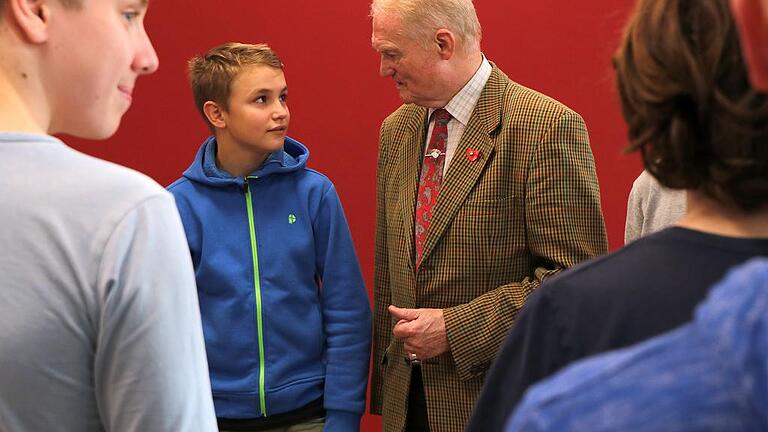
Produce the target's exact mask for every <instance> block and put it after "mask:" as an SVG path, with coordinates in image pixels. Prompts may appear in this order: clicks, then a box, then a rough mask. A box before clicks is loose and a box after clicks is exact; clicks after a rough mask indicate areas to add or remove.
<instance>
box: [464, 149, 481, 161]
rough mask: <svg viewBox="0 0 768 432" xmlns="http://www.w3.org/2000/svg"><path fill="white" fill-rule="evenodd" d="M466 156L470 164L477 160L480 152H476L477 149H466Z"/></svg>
mask: <svg viewBox="0 0 768 432" xmlns="http://www.w3.org/2000/svg"><path fill="white" fill-rule="evenodd" d="M466 155H467V159H468V160H469V161H470V162H474V161H476V160H477V158H479V157H480V150H478V149H473V148H468V149H467V153H466Z"/></svg>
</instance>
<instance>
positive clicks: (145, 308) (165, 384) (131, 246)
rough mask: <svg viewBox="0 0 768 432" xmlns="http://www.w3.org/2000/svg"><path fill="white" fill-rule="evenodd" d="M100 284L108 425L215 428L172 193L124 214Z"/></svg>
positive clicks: (99, 393)
mask: <svg viewBox="0 0 768 432" xmlns="http://www.w3.org/2000/svg"><path fill="white" fill-rule="evenodd" d="M97 284H98V289H99V290H100V292H101V294H100V295H101V305H100V316H99V317H98V324H97V325H98V339H97V342H96V347H95V359H94V378H95V382H94V384H95V392H96V398H97V403H98V407H99V414H100V416H101V419H102V420H103V422H104V425H105V428H106V429H107V430H121V431H143V430H178V431H216V429H217V428H216V418H215V415H214V409H213V401H212V399H211V388H210V381H209V378H208V364H207V361H206V356H205V345H204V341H203V331H202V324H201V321H200V311H199V305H198V300H197V291H196V289H195V279H194V274H193V270H192V263H191V261H190V257H189V252H188V249H187V243H186V240H185V238H184V231H183V229H182V226H181V222H180V220H179V216H178V213H177V211H176V207H175V206H174V204H173V199H172V198H171V196H170V194H167V193H163V194H162V195H155V196H153V197H151V198H148V199H147V200H145V201H144V202H143V203H141V204H140V205H138V206H137V207H135V208H134V209H132V210H131V211H130V212H129V213H128V214H126V215H125V216H124V217H123V218H122V220H120V221H119V223H118V224H117V225H116V228H115V229H114V230H113V232H112V234H111V235H110V237H109V240H108V242H107V244H106V247H105V249H104V252H103V255H102V258H101V263H100V266H99V275H98V280H97Z"/></svg>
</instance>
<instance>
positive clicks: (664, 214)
mask: <svg viewBox="0 0 768 432" xmlns="http://www.w3.org/2000/svg"><path fill="white" fill-rule="evenodd" d="M685 208H686V204H685V191H684V190H675V189H668V188H665V187H664V186H662V185H660V184H659V182H658V180H656V178H654V177H653V176H652V175H651V174H649V173H648V171H643V172H642V173H640V176H638V177H637V178H636V179H635V182H634V183H633V184H632V191H630V192H629V201H628V202H627V223H626V226H625V228H624V244H628V243H631V242H633V241H635V240H637V239H638V238H640V237H642V236H645V235H648V234H651V233H654V232H656V231H660V230H662V229H664V228H666V227H668V226H670V225H674V224H675V223H677V221H678V220H680V218H681V217H683V215H684V214H685Z"/></svg>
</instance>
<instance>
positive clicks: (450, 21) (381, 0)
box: [371, 0, 482, 53]
mask: <svg viewBox="0 0 768 432" xmlns="http://www.w3.org/2000/svg"><path fill="white" fill-rule="evenodd" d="M383 15H392V16H397V17H399V18H400V19H401V20H402V21H401V22H402V23H403V31H404V32H405V33H406V34H407V35H408V36H410V37H411V38H413V39H414V40H415V41H417V42H419V43H422V44H424V45H426V44H427V43H429V42H430V40H431V39H432V37H433V36H434V32H435V31H436V30H437V29H440V28H445V29H448V30H450V31H451V32H453V33H454V34H455V35H456V36H457V37H458V38H459V39H460V40H461V41H462V42H463V46H462V48H463V50H464V52H465V53H468V52H472V51H477V50H479V49H480V38H481V35H482V31H481V28H480V21H478V19H477V13H476V12H475V6H474V4H472V0H373V2H372V3H371V17H374V18H375V17H377V16H383Z"/></svg>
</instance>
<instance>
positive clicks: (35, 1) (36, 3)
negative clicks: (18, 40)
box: [6, 0, 51, 44]
mask: <svg viewBox="0 0 768 432" xmlns="http://www.w3.org/2000/svg"><path fill="white" fill-rule="evenodd" d="M50 1H51V0H7V2H8V4H7V6H6V7H7V9H8V18H10V19H11V20H12V21H13V22H14V23H15V24H16V27H17V28H18V29H19V33H20V34H21V37H23V38H24V39H26V40H27V41H28V42H29V43H33V44H40V43H44V42H47V41H48V28H49V25H50V21H51V8H50Z"/></svg>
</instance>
